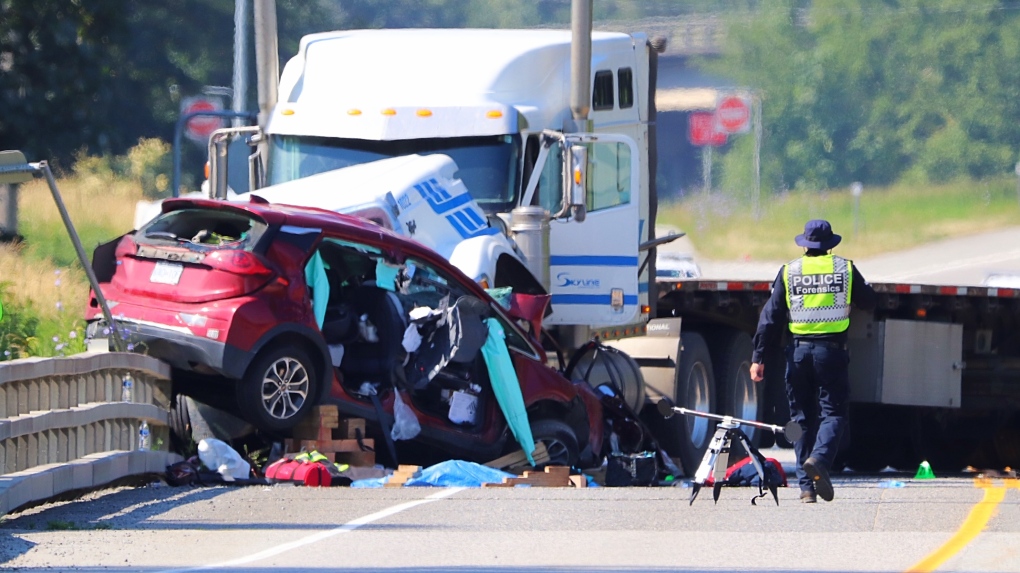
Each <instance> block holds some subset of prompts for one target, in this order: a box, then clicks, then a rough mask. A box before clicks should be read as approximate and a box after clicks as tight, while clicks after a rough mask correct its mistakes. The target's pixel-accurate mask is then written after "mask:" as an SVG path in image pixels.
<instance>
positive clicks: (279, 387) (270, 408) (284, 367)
mask: <svg viewBox="0 0 1020 573" xmlns="http://www.w3.org/2000/svg"><path fill="white" fill-rule="evenodd" d="M310 383H311V380H310V379H309V377H308V371H307V370H306V369H305V367H304V365H303V364H301V362H300V361H298V360H295V359H294V358H290V357H287V356H285V357H283V358H280V359H278V360H277V361H276V362H273V364H272V365H270V366H269V368H268V369H267V370H266V373H265V375H264V376H263V377H262V407H263V408H264V409H265V411H266V413H267V414H269V416H270V417H272V418H274V419H277V420H287V419H290V418H292V417H294V415H295V414H297V413H298V411H299V410H300V409H301V407H302V406H303V405H304V403H305V400H306V399H307V398H308V387H309V384H310Z"/></svg>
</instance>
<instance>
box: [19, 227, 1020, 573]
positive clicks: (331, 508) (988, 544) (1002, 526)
mask: <svg viewBox="0 0 1020 573" xmlns="http://www.w3.org/2000/svg"><path fill="white" fill-rule="evenodd" d="M673 248H674V249H677V250H682V249H683V248H684V243H683V242H682V240H681V241H678V242H677V244H674V245H673ZM847 255H848V256H852V254H851V253H848V254H847ZM698 262H699V264H700V265H701V267H702V272H703V274H704V276H705V277H706V278H716V279H743V280H751V279H760V280H771V279H772V278H774V277H775V273H776V272H777V269H778V268H779V264H781V262H767V263H761V264H754V265H747V264H736V263H726V262H717V261H701V260H699V261H698ZM857 263H858V265H859V266H860V268H861V269H862V271H863V272H864V273H865V276H866V277H867V278H868V279H869V280H871V281H872V282H913V283H926V284H973V285H980V284H981V283H982V282H984V281H985V280H986V279H987V277H988V276H989V275H994V274H1002V273H1007V274H1008V273H1017V274H1020V228H1017V229H1011V230H1006V231H998V232H995V233H988V234H985V235H981V236H975V237H969V238H965V239H957V240H954V241H948V242H943V243H940V244H935V245H928V246H926V247H922V248H919V249H915V250H912V251H908V252H903V253H895V254H890V255H884V256H881V257H875V258H873V259H870V260H863V259H862V260H859V261H857ZM766 455H770V456H774V457H779V458H781V461H783V465H784V466H785V467H787V469H792V468H791V467H790V462H791V461H792V460H791V453H790V451H789V450H770V451H767V452H766ZM939 473H940V468H936V474H939ZM911 477H912V473H910V474H883V475H873V476H863V475H856V474H841V475H838V476H835V477H834V482H835V484H836V496H837V497H836V500H835V501H833V502H831V503H824V502H819V503H818V504H814V505H809V504H802V503H800V502H799V500H798V499H797V498H798V492H797V490H796V488H782V489H780V490H779V497H780V503H779V505H778V506H776V505H775V504H774V503H773V502H772V501H771V500H770V499H769V498H765V499H763V500H759V503H758V505H756V506H752V505H751V504H750V498H751V497H752V493H753V492H752V490H751V489H750V488H727V489H724V490H723V491H722V496H721V498H720V500H719V502H718V504H715V503H713V502H712V497H711V490H703V491H702V492H701V494H700V496H699V497H698V499H697V500H695V502H694V503H693V504H692V505H690V504H688V499H689V496H690V491H691V490H690V488H689V487H683V485H684V484H679V485H678V486H677V487H660V488H593V489H580V490H574V489H565V488H514V489H480V488H473V489H456V488H402V489H375V490H365V489H351V488H322V489H320V488H298V487H293V486H288V485H276V486H250V487H227V486H220V487H181V488H171V487H168V486H165V485H161V484H155V485H151V486H147V487H142V488H119V489H113V490H105V491H101V492H96V493H93V494H90V495H88V496H86V497H84V498H81V499H79V500H76V501H71V502H62V503H51V504H46V505H44V506H40V507H38V508H34V509H30V510H27V511H24V512H21V513H17V514H13V515H9V516H7V517H5V518H3V519H2V520H0V569H3V570H14V571H35V570H47V571H98V570H103V571H194V570H217V571H231V572H233V571H262V570H264V571H269V570H273V571H285V572H287V571H295V572H296V571H355V570H357V571H368V572H379V573H381V572H392V571H405V570H412V569H413V570H415V571H424V572H439V571H456V572H465V573H466V572H475V571H477V572H488V573H501V572H510V571H526V572H537V571H556V572H572V571H595V572H610V571H648V572H660V571H661V572H665V571H684V572H695V571H713V572H717V571H763V572H770V573H777V572H784V571H805V572H807V571H827V572H859V571H881V572H891V571H936V570H937V571H966V572H996V573H1000V572H1010V571H1016V572H1020V485H1018V481H1017V480H1016V479H1010V480H1002V479H992V480H990V481H982V480H977V479H974V478H973V477H959V476H957V477H939V478H937V479H935V480H912V479H911ZM893 481H895V482H898V484H897V485H900V487H887V486H889V485H893V484H892V483H891V482H893ZM755 491H756V490H755Z"/></svg>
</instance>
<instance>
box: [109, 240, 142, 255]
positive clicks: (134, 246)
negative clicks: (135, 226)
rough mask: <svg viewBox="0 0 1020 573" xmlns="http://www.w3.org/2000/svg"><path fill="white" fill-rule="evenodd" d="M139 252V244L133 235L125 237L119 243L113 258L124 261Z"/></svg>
mask: <svg viewBox="0 0 1020 573" xmlns="http://www.w3.org/2000/svg"><path fill="white" fill-rule="evenodd" d="M137 252H138V243H136V242H135V240H134V238H133V237H132V236H131V235H124V237H123V238H122V239H121V240H120V242H119V243H117V250H116V251H114V254H113V256H114V257H115V258H116V259H118V260H119V259H122V258H124V257H127V256H132V255H134V254H135V253H137Z"/></svg>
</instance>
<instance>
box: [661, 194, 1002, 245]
mask: <svg viewBox="0 0 1020 573" xmlns="http://www.w3.org/2000/svg"><path fill="white" fill-rule="evenodd" d="M759 211H760V213H759V215H758V216H757V217H756V216H755V213H754V209H753V207H752V203H751V201H750V199H749V198H748V197H747V195H746V194H737V193H723V192H718V191H717V192H714V193H710V194H706V193H699V194H697V195H693V196H690V197H688V198H685V199H683V200H681V201H679V202H676V203H671V204H666V205H660V206H659V214H658V221H657V223H658V224H659V225H668V226H671V227H674V228H676V229H678V230H681V231H684V232H686V233H687V235H688V236H689V237H690V239H691V241H692V243H693V244H694V247H695V249H696V250H697V254H698V255H699V256H700V257H702V258H706V259H717V260H746V261H762V260H767V261H786V260H789V259H792V258H794V257H796V256H798V255H799V254H800V253H801V251H802V250H803V249H800V248H799V247H797V246H796V245H795V244H794V242H793V237H794V236H795V235H797V234H799V233H800V232H802V231H803V229H804V223H805V222H806V221H807V220H809V219H827V220H829V221H830V222H831V223H832V226H833V230H834V231H835V232H836V233H837V234H839V235H841V236H842V237H843V242H842V243H841V244H840V247H839V248H840V251H841V252H844V253H847V254H848V255H849V256H853V257H855V258H863V257H867V256H872V255H876V254H879V253H885V252H890V251H898V250H901V249H907V248H910V247H914V246H917V245H921V244H925V243H929V242H932V241H937V240H940V239H947V238H951V237H959V236H965V235H972V234H975V233H980V232H985V231H992V230H995V229H1000V228H1004V227H1009V226H1015V225H1020V191H1018V189H1017V180H1016V178H1015V177H1010V178H1006V177H1003V178H1000V179H995V180H984V181H971V180H957V181H954V182H951V183H941V184H897V185H890V186H888V187H879V188H865V189H864V190H863V193H862V194H861V197H860V199H859V201H856V200H855V199H854V197H853V196H852V194H851V192H850V190H849V189H840V190H828V191H822V192H818V191H806V190H805V191H790V192H786V193H782V194H777V195H766V194H763V195H762V199H761V202H760V209H759Z"/></svg>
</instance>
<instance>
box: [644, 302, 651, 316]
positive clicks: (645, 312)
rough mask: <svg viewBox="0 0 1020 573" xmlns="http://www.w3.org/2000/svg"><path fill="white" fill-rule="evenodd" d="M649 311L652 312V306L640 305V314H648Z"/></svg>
mask: <svg viewBox="0 0 1020 573" xmlns="http://www.w3.org/2000/svg"><path fill="white" fill-rule="evenodd" d="M650 312H652V307H650V306H648V305H647V304H643V305H641V314H648V313H650Z"/></svg>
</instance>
